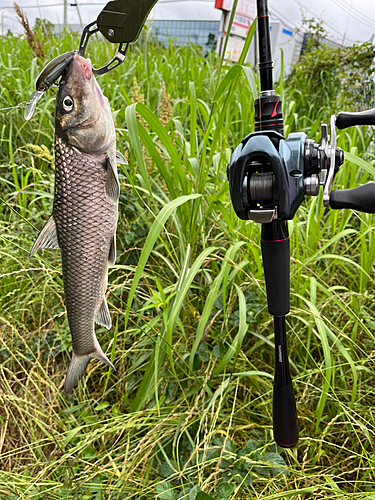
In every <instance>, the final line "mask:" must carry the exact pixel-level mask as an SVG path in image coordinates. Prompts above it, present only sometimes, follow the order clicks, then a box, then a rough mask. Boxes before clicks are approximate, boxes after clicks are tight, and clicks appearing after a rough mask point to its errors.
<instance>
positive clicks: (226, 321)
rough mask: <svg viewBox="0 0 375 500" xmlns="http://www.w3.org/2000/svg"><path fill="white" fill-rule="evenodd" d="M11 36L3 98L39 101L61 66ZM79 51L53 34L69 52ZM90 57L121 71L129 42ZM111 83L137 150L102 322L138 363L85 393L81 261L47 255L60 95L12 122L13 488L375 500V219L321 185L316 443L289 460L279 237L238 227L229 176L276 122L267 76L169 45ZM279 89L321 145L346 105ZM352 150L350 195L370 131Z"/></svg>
mask: <svg viewBox="0 0 375 500" xmlns="http://www.w3.org/2000/svg"><path fill="white" fill-rule="evenodd" d="M0 43H1V44H2V46H3V47H2V48H3V50H2V51H1V58H2V72H1V75H0V92H1V93H0V107H1V108H3V107H8V106H14V105H16V104H17V103H18V102H22V101H25V100H27V98H28V96H29V94H30V92H31V90H32V88H33V84H34V81H35V79H36V76H37V73H38V70H39V67H40V66H39V62H38V61H37V60H36V59H35V58H33V54H32V52H31V50H30V48H29V47H28V45H27V44H26V42H25V41H24V40H23V38H22V37H20V38H19V37H17V38H16V37H13V38H3V39H1V41H0ZM77 44H78V39H77V38H74V37H72V36H71V35H65V36H64V37H62V38H60V39H58V40H54V39H51V48H49V44H48V42H47V41H45V40H44V45H45V52H46V54H47V59H51V58H52V57H54V56H56V55H57V54H58V53H60V52H63V51H68V50H71V49H72V47H73V48H74V47H76V46H77ZM90 44H91V42H90ZM90 50H91V51H92V54H90V56H91V57H92V60H93V61H95V65H96V66H97V67H99V66H100V65H101V64H103V63H104V62H106V61H108V60H109V58H110V56H111V50H112V48H111V47H109V48H108V46H104V45H102V44H101V43H99V42H98V43H93V44H91V45H90ZM134 77H136V81H134ZM163 82H164V89H165V91H164V92H163V90H162V89H163ZM99 83H100V85H101V87H102V88H103V91H104V93H105V94H106V95H107V96H108V97H109V98H110V102H111V106H112V108H113V110H114V115H115V120H116V127H117V133H118V149H119V150H120V151H122V152H126V154H127V156H128V160H129V169H128V170H125V169H123V170H120V171H119V178H120V183H121V190H122V191H121V198H120V217H119V228H118V235H117V243H118V258H117V261H116V265H115V266H114V267H113V268H112V269H111V270H110V276H109V294H108V301H109V307H110V311H111V316H112V322H113V325H114V326H113V328H112V330H111V331H109V332H107V331H105V330H104V329H103V328H98V329H97V334H98V336H99V338H100V342H101V345H102V346H103V347H104V349H105V350H106V351H107V354H108V355H110V356H111V359H112V360H113V362H114V363H115V365H116V368H117V371H116V373H110V372H109V371H107V369H106V368H104V367H103V366H102V365H99V364H98V363H92V364H90V366H89V369H88V370H87V375H86V376H85V378H84V380H83V381H82V383H81V384H80V386H79V388H78V389H77V391H75V392H74V393H73V395H71V396H68V397H66V396H64V395H63V393H62V384H63V380H64V375H65V371H66V366H67V363H68V360H69V359H70V345H71V343H70V335H69V329H68V325H67V318H66V313H65V306H64V301H63V288H62V279H61V268H60V258H59V254H58V252H56V251H48V250H45V251H43V252H40V253H39V254H38V255H37V254H36V255H35V257H33V258H32V259H31V260H28V258H27V255H28V253H29V251H30V248H31V246H32V242H33V240H34V239H35V238H36V235H37V229H36V228H38V229H40V228H41V227H42V225H43V222H44V221H45V220H46V219H47V217H48V215H49V214H50V212H51V208H52V193H53V177H54V174H53V161H52V157H51V155H52V153H53V151H52V144H53V109H54V104H53V102H54V97H55V94H54V92H53V90H51V91H50V92H49V93H48V95H46V96H44V97H43V100H41V101H40V103H39V105H38V108H37V110H36V112H35V115H34V116H33V118H32V119H31V120H30V122H24V121H23V118H22V112H20V110H11V111H4V112H1V113H2V115H3V116H2V123H3V125H2V129H1V142H0V145H1V150H0V155H1V166H0V177H1V182H2V186H3V189H2V194H1V200H0V214H1V218H0V224H1V230H0V239H1V247H0V253H1V262H2V266H1V275H0V280H1V281H0V305H1V308H0V326H1V336H0V358H1V365H0V371H1V375H0V385H1V389H0V419H1V428H0V463H1V467H0V498H1V499H3V498H4V499H6V500H8V499H9V500H10V499H45V498H51V499H59V500H60V499H77V500H78V499H80V500H81V499H84V500H85V499H96V500H104V499H119V500H121V499H125V498H126V499H149V498H158V499H162V500H163V499H166V500H168V499H171V500H175V499H177V498H184V499H189V500H194V499H197V500H205V499H206V500H207V499H209V498H214V499H215V500H219V499H225V498H230V499H238V500H239V499H254V500H255V499H262V500H276V499H278V498H283V499H284V498H290V499H293V500H302V499H308V498H314V499H320V498H325V499H337V500H338V499H347V498H353V499H361V500H364V499H370V498H373V497H374V494H375V483H374V474H373V468H374V460H375V459H374V457H375V450H374V442H375V441H374V430H375V429H374V422H375V416H374V409H373V396H374V375H375V374H374V327H375V323H374V320H373V316H374V301H373V298H372V289H373V285H374V268H373V263H374V257H375V253H374V245H373V241H372V240H373V227H374V221H373V217H372V216H369V215H366V214H358V213H353V212H351V211H342V212H336V211H328V210H327V209H325V208H323V204H322V196H321V195H319V196H318V197H317V198H313V199H309V200H306V201H305V202H304V204H303V205H302V206H301V208H300V209H299V211H298V214H297V216H296V217H295V219H294V220H293V221H291V222H290V233H291V246H292V275H291V293H292V304H291V313H290V314H289V316H288V317H287V325H288V340H289V355H290V361H291V370H292V375H293V378H294V383H295V390H296V397H297V405H298V413H299V421H300V434H301V437H300V442H299V444H298V446H297V447H296V448H295V449H293V450H282V449H280V448H278V447H277V446H276V445H275V442H274V440H273V436H272V426H271V421H272V416H271V411H272V379H273V347H274V346H273V332H272V323H271V318H270V317H269V315H268V313H267V310H266V299H265V287H264V278H263V272H262V267H261V252H260V239H259V238H260V227H259V225H257V224H254V223H252V222H249V223H245V222H244V221H240V220H239V219H238V218H236V216H235V214H234V212H233V210H232V208H231V206H230V200H229V193H228V183H227V180H226V165H227V163H228V161H229V159H230V154H231V151H232V150H233V148H234V147H235V146H236V145H237V144H238V142H239V141H240V140H241V139H242V138H243V137H244V136H245V135H246V134H248V133H249V132H251V131H253V130H254V112H253V98H254V95H256V92H257V87H258V86H259V82H258V79H257V76H256V75H254V74H253V72H252V70H251V68H249V67H247V66H243V65H242V64H239V65H235V66H232V65H231V64H227V63H224V64H223V65H222V67H221V68H220V61H219V60H217V58H216V57H215V56H214V54H209V55H207V56H206V57H202V54H201V53H200V50H199V49H198V48H196V47H194V46H188V47H181V48H175V47H173V46H172V44H170V45H168V46H167V47H165V48H162V47H160V46H158V45H157V44H156V42H154V41H153V40H151V38H150V39H149V40H148V44H147V45H145V44H144V43H142V41H141V42H140V43H139V44H138V45H136V46H134V47H133V48H132V51H131V53H130V55H129V57H128V59H127V61H126V62H125V63H124V64H123V65H122V66H121V67H120V68H119V69H118V70H116V71H114V72H112V73H110V74H108V75H105V76H103V77H101V78H100V79H99ZM279 88H280V92H281V93H283V95H284V110H285V125H286V130H288V131H293V130H303V131H305V132H306V133H307V134H308V135H309V137H310V138H312V139H315V140H316V141H317V140H318V138H319V127H320V120H321V117H322V116H323V115H324V114H329V113H334V112H337V111H338V110H336V109H332V110H330V109H324V110H319V106H318V105H316V106H315V107H314V106H313V105H312V106H311V109H310V111H309V114H308V115H306V114H304V115H301V116H299V114H298V113H299V109H304V108H303V107H301V103H300V102H299V101H298V96H297V95H296V93H295V92H294V90H293V89H290V88H288V86H287V85H286V84H283V82H279ZM300 92H301V95H302V96H305V95H308V88H301V89H300ZM168 110H169V111H168ZM30 144H31V146H30ZM338 145H339V146H340V147H342V148H343V149H344V150H345V152H346V163H345V165H344V166H343V167H342V168H341V171H340V173H339V174H338V176H337V179H336V183H335V185H336V186H343V187H350V186H351V187H354V186H356V185H359V184H362V183H364V182H366V181H368V180H371V179H372V178H373V177H374V160H373V156H371V153H372V149H371V148H372V145H371V135H370V134H368V133H366V132H365V131H364V130H363V129H359V128H354V129H349V130H347V131H342V132H340V133H339V135H338Z"/></svg>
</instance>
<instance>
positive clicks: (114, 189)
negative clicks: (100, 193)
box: [105, 158, 120, 203]
mask: <svg viewBox="0 0 375 500" xmlns="http://www.w3.org/2000/svg"><path fill="white" fill-rule="evenodd" d="M105 194H106V196H107V198H108V200H109V201H112V202H113V203H117V202H118V199H119V197H120V184H119V182H118V178H117V165H116V162H115V161H114V160H113V159H112V158H107V176H106V180H105Z"/></svg>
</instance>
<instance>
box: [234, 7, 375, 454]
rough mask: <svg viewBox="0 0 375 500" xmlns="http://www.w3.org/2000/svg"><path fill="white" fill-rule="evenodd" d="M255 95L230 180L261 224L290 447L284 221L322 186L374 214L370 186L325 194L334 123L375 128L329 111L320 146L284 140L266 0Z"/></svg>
mask: <svg viewBox="0 0 375 500" xmlns="http://www.w3.org/2000/svg"><path fill="white" fill-rule="evenodd" d="M257 18H258V36H259V44H258V46H259V74H260V86H261V90H260V94H259V97H258V98H257V99H255V102H254V107H255V132H253V133H251V134H249V135H248V136H247V137H245V138H244V139H243V140H242V142H241V143H240V145H239V146H237V148H236V149H235V150H234V152H233V154H232V157H231V161H230V164H229V165H228V170H227V173H228V181H229V189H230V196H231V201H232V205H233V208H234V211H235V212H236V214H237V216H238V217H239V218H240V219H242V220H252V221H254V222H257V223H260V224H261V251H262V260H263V269H264V276H265V283H266V294H267V305H268V311H269V313H270V314H271V315H272V316H273V324H274V334H275V374H274V385H273V403H272V410H273V411H272V414H273V416H272V420H273V434H274V439H275V441H276V443H277V444H278V445H280V446H282V447H284V448H291V447H293V446H295V445H296V444H297V443H298V439H299V430H298V419H297V410H296V401H295V395H294V390H293V383H292V377H291V374H290V368H289V360H288V350H287V338H286V326H285V317H286V315H287V314H288V313H289V308H290V243H289V234H288V225H287V221H288V220H291V219H293V217H294V215H295V213H296V211H297V209H298V207H299V206H300V204H301V203H302V202H303V200H304V199H305V197H306V196H317V195H318V194H319V191H320V186H322V187H323V204H324V206H330V207H331V208H333V209H340V208H352V209H353V210H358V211H361V212H367V213H375V183H368V184H365V185H363V186H360V187H357V188H354V189H348V190H336V191H331V189H332V185H333V181H334V177H335V175H336V174H337V172H338V170H339V168H340V166H341V165H342V164H343V163H344V153H343V151H342V150H341V149H340V148H338V147H336V131H335V127H337V128H339V129H343V128H346V127H349V126H353V125H375V109H374V110H369V111H365V112H362V113H342V112H341V113H339V114H338V116H337V117H336V116H331V120H330V132H331V137H329V136H328V128H327V125H325V124H322V126H321V144H320V145H319V144H315V143H314V141H312V140H310V139H309V138H308V137H307V135H306V134H305V133H303V132H297V133H292V134H289V136H288V138H287V139H285V137H284V130H283V114H282V103H281V98H280V96H279V95H276V93H275V91H274V89H273V81H272V67H273V62H272V57H271V39H270V27H269V14H268V7H267V0H257Z"/></svg>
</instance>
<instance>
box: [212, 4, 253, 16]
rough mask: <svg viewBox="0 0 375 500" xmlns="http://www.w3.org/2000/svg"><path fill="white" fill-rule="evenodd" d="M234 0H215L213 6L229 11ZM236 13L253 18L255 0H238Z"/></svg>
mask: <svg viewBox="0 0 375 500" xmlns="http://www.w3.org/2000/svg"><path fill="white" fill-rule="evenodd" d="M233 1H234V0H215V8H216V9H221V10H226V11H231V10H232V7H233ZM236 14H239V15H240V16H245V17H248V18H249V19H255V18H256V17H257V14H256V0H238V3H237V9H236Z"/></svg>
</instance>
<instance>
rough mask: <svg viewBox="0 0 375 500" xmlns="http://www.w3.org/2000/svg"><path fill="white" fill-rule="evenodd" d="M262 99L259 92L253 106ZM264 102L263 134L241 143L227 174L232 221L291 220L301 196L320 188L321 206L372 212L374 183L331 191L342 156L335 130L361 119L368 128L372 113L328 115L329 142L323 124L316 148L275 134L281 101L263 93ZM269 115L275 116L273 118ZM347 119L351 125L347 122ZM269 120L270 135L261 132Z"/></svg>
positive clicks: (300, 137) (303, 139) (300, 138)
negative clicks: (236, 219) (234, 216)
mask: <svg viewBox="0 0 375 500" xmlns="http://www.w3.org/2000/svg"><path fill="white" fill-rule="evenodd" d="M262 98H263V96H262V93H261V97H260V98H259V99H258V101H259V100H262ZM266 99H267V102H266V104H265V105H263V106H261V107H262V111H263V114H264V112H267V107H268V113H267V115H266V118H265V119H263V123H262V125H261V126H262V127H263V130H261V131H258V132H254V133H251V134H249V135H248V136H247V137H245V138H244V139H243V141H242V142H241V144H240V145H239V146H238V147H237V148H236V149H235V151H234V152H233V154H232V157H231V163H230V164H229V166H228V170H227V174H228V181H229V187H230V195H231V199H232V204H233V208H234V210H235V212H236V214H237V216H238V217H239V218H240V219H243V220H249V219H250V220H253V221H254V222H259V223H268V222H272V221H273V220H276V219H282V220H290V219H293V217H294V215H295V213H296V211H297V209H298V207H299V206H300V204H301V203H302V201H303V200H304V198H305V196H316V195H318V194H319V190H320V186H322V188H323V204H324V206H330V207H331V208H334V209H340V208H352V209H355V210H360V211H362V212H367V213H374V211H375V184H374V183H369V184H365V185H363V186H360V187H358V188H355V189H350V190H342V191H331V190H332V185H333V181H334V178H335V175H336V174H337V172H338V170H339V168H340V167H341V165H342V164H343V163H344V153H343V151H342V150H341V149H340V148H338V147H336V126H338V128H346V127H347V126H351V125H352V124H358V123H359V122H361V121H363V119H365V118H367V121H366V123H368V121H369V119H371V118H372V119H373V120H374V119H375V113H374V111H371V110H370V112H368V111H367V112H364V113H366V115H365V116H363V113H339V114H338V116H337V117H335V116H334V115H332V116H331V121H330V128H331V130H330V132H331V137H330V136H329V135H328V130H327V125H326V124H322V127H321V145H319V144H315V143H314V141H312V140H311V139H309V138H308V137H307V135H306V134H305V133H303V132H297V133H292V134H290V135H289V136H288V138H287V139H285V138H284V137H283V136H282V135H281V134H280V133H279V132H277V131H275V128H276V129H277V128H279V127H280V124H278V123H277V115H278V114H279V113H280V114H281V102H280V98H279V96H276V95H274V93H273V95H272V91H271V93H270V91H267V96H266ZM271 99H272V101H271V103H270V100H271ZM270 104H271V106H270ZM279 106H280V111H279V112H278V109H277V108H278V107H279ZM257 108H259V104H256V113H257ZM272 113H275V114H274V116H272ZM348 115H350V116H351V121H348V119H347V117H348ZM353 115H354V116H353ZM281 116H282V115H281ZM256 117H257V118H258V120H257V121H256V124H257V125H258V124H259V122H260V121H261V120H259V114H258V115H257V114H256ZM270 119H273V120H271V121H272V124H271V125H270V126H272V128H273V130H267V129H266V127H267V124H268V122H269V121H270ZM353 120H354V122H353ZM258 127H259V125H258ZM258 127H256V128H258ZM281 127H282V123H281Z"/></svg>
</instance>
